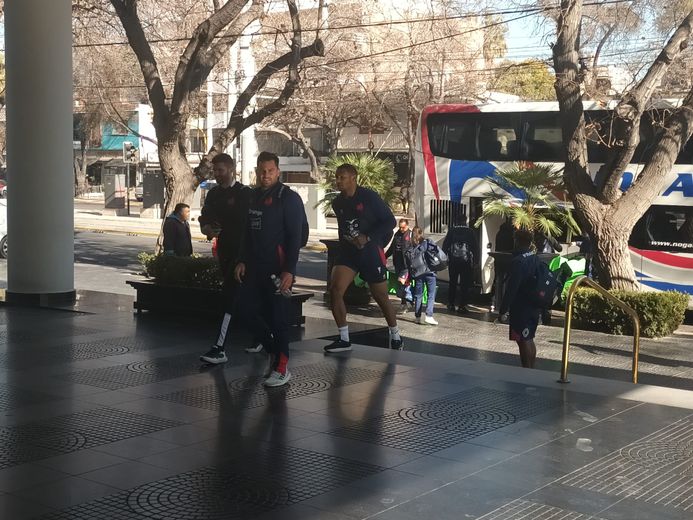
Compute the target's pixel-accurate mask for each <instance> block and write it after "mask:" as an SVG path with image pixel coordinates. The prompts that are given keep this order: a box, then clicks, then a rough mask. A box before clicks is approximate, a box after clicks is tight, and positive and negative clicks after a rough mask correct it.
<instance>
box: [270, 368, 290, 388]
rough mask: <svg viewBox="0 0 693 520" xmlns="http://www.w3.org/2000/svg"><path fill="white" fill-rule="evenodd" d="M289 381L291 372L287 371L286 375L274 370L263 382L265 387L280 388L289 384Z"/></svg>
mask: <svg viewBox="0 0 693 520" xmlns="http://www.w3.org/2000/svg"><path fill="white" fill-rule="evenodd" d="M289 379H291V372H289V371H288V370H287V371H286V374H282V373H281V372H277V371H276V370H275V371H274V372H272V373H271V374H270V376H269V377H268V378H267V379H266V380H265V386H282V385H285V384H286V383H288V382H289Z"/></svg>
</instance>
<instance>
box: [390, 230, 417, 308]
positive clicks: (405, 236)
mask: <svg viewBox="0 0 693 520" xmlns="http://www.w3.org/2000/svg"><path fill="white" fill-rule="evenodd" d="M398 225H399V229H398V230H397V233H395V236H394V237H392V242H390V247H388V248H387V251H386V252H385V257H386V258H390V257H392V265H393V266H394V268H395V276H397V282H398V283H399V290H398V291H397V294H399V295H400V296H401V298H402V302H401V303H402V309H401V310H402V311H406V309H407V303H408V302H411V301H412V299H413V298H412V294H411V286H410V285H409V283H408V278H409V277H408V274H409V273H408V272H407V266H406V264H405V262H404V255H405V253H406V252H407V251H409V249H411V247H412V242H411V236H412V231H411V229H409V221H408V220H407V219H406V218H402V219H399V223H398Z"/></svg>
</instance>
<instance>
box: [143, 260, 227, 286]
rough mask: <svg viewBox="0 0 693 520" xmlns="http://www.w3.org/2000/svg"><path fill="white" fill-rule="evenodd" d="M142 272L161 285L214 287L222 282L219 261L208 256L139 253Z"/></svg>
mask: <svg viewBox="0 0 693 520" xmlns="http://www.w3.org/2000/svg"><path fill="white" fill-rule="evenodd" d="M138 259H139V261H140V263H141V264H142V267H143V268H144V274H145V275H146V276H147V277H148V278H152V279H153V280H154V281H155V282H156V283H159V284H161V285H179V286H184V287H200V288H204V289H214V288H218V287H221V284H222V282H223V279H222V274H221V270H220V269H219V262H217V259H216V258H213V257H210V256H199V255H193V256H188V257H181V256H172V255H154V254H151V253H140V254H139V255H138Z"/></svg>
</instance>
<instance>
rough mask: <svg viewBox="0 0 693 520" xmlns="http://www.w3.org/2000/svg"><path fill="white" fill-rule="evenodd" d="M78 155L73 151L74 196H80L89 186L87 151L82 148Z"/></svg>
mask: <svg viewBox="0 0 693 520" xmlns="http://www.w3.org/2000/svg"><path fill="white" fill-rule="evenodd" d="M80 155H81V157H80V156H78V155H77V154H76V153H75V160H74V172H75V197H81V196H82V195H84V194H85V193H86V192H87V190H88V188H89V187H88V185H87V151H86V150H85V149H82V153H81V154H80Z"/></svg>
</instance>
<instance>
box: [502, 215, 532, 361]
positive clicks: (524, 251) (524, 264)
mask: <svg viewBox="0 0 693 520" xmlns="http://www.w3.org/2000/svg"><path fill="white" fill-rule="evenodd" d="M532 241H533V235H532V233H531V232H530V231H527V230H525V229H519V230H517V231H516V232H515V251H514V252H513V260H512V262H511V263H510V270H509V274H508V280H507V282H506V289H505V294H504V295H503V302H502V303H501V308H500V315H501V321H505V317H507V318H508V323H509V325H510V340H511V341H515V342H517V346H518V347H519V349H520V362H521V363H522V366H523V367H525V368H534V362H535V360H536V358H537V347H536V345H535V344H534V335H535V334H536V332H537V326H538V325H539V316H540V315H541V311H542V309H541V308H539V307H536V306H534V305H532V303H531V302H530V301H529V298H527V296H526V294H527V291H526V290H524V289H526V288H528V287H529V286H530V285H531V284H532V283H533V278H534V276H535V273H536V269H537V264H536V263H537V262H538V261H539V260H538V258H537V255H536V254H535V253H534V251H533V250H532ZM508 311H509V312H510V315H509V316H508Z"/></svg>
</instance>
